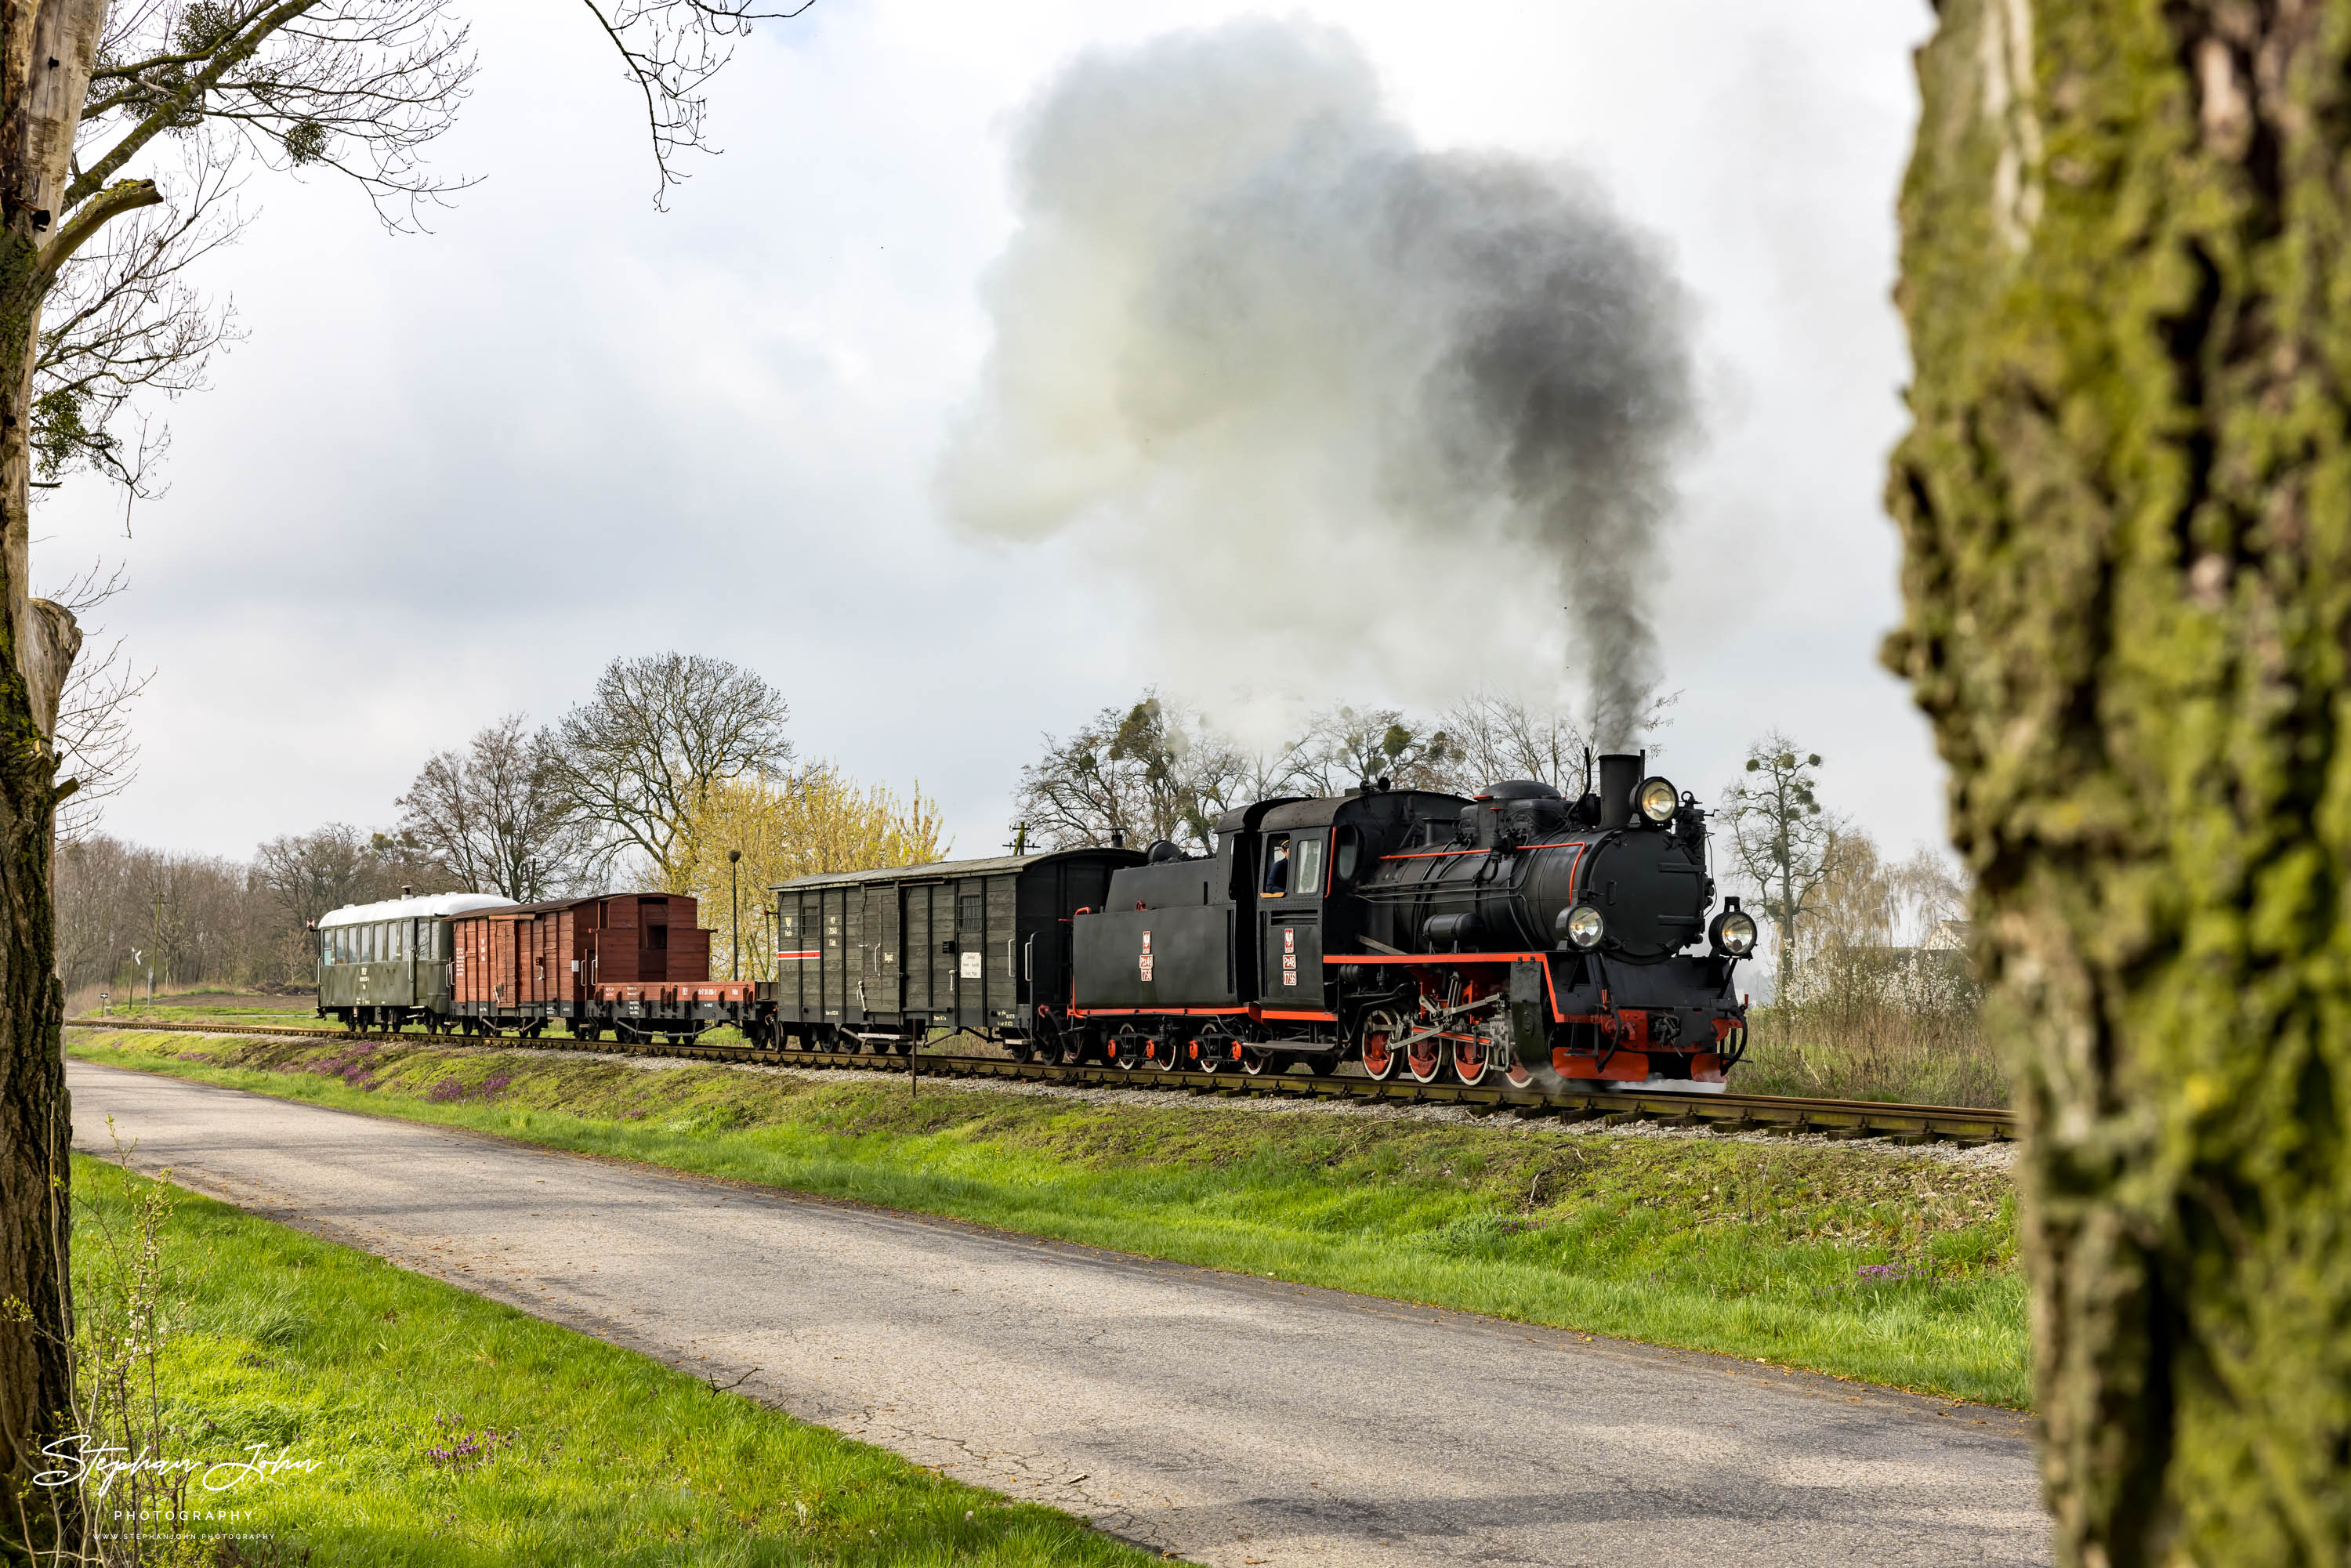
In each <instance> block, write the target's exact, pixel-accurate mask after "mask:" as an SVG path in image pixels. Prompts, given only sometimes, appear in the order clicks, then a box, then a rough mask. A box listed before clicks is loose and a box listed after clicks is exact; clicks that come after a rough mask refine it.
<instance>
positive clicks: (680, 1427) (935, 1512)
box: [74, 1158, 1153, 1568]
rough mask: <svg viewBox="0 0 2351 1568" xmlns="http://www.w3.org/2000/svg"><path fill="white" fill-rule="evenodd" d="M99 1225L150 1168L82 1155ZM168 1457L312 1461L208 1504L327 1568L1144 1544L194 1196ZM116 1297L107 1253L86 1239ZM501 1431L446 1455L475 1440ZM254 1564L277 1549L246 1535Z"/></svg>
mask: <svg viewBox="0 0 2351 1568" xmlns="http://www.w3.org/2000/svg"><path fill="white" fill-rule="evenodd" d="M74 1181H75V1183H76V1184H77V1197H78V1199H79V1200H80V1202H81V1203H82V1205H83V1206H84V1217H83V1218H82V1220H81V1222H80V1223H81V1228H82V1230H83V1232H84V1233H85V1234H86V1235H90V1236H95V1235H97V1234H98V1233H99V1232H100V1231H102V1230H104V1229H105V1228H108V1227H111V1228H113V1229H114V1230H115V1231H116V1232H117V1233H118V1234H120V1233H123V1232H126V1231H128V1230H131V1228H132V1226H131V1217H130V1215H129V1212H128V1211H129V1209H130V1207H131V1193H132V1190H133V1189H134V1188H135V1187H137V1186H142V1185H146V1184H144V1183H143V1182H142V1180H141V1178H140V1177H136V1176H129V1175H126V1174H125V1173H124V1172H122V1171H121V1170H120V1169H119V1168H117V1167H115V1166H111V1165H108V1164H104V1163H101V1162H99V1161H95V1160H89V1159H79V1158H78V1159H77V1160H76V1161H75V1162H74ZM163 1235H164V1243H165V1253H164V1255H165V1258H166V1260H167V1263H168V1265H169V1267H168V1269H167V1276H166V1277H167V1279H168V1280H169V1281H170V1282H171V1283H170V1289H169V1295H170V1299H171V1300H172V1301H173V1302H174V1303H175V1308H176V1315H177V1316H178V1317H179V1318H180V1320H181V1323H182V1327H181V1332H180V1333H178V1334H177V1335H176V1336H175V1337H173V1338H172V1339H170V1340H169V1341H167V1342H166V1346H165V1350H164V1353H163V1357H162V1364H163V1369H164V1373H165V1376H164V1379H163V1386H164V1387H165V1389H166V1390H167V1391H168V1392H167V1398H168V1401H169V1403H168V1406H167V1415H166V1419H167V1422H168V1423H169V1425H170V1426H171V1427H173V1428H175V1429H176V1430H177V1432H178V1433H179V1434H180V1436H179V1437H178V1439H177V1442H176V1443H175V1444H173V1445H169V1446H167V1448H166V1449H165V1453H166V1456H167V1457H170V1458H180V1457H183V1456H184V1457H193V1458H201V1459H207V1460H210V1459H232V1460H233V1459H239V1458H244V1457H245V1451H246V1448H247V1447H248V1446H249V1445H254V1444H259V1445H263V1446H264V1447H265V1448H266V1451H267V1452H268V1453H269V1454H270V1455H271V1456H273V1457H275V1456H277V1455H279V1454H280V1452H281V1450H282V1451H283V1455H284V1457H286V1458H293V1459H298V1460H316V1461H318V1465H317V1468H316V1469H313V1470H310V1471H307V1472H305V1471H301V1470H288V1471H282V1472H280V1473H279V1474H277V1475H275V1476H272V1477H270V1478H268V1479H247V1480H246V1481H244V1482H242V1483H240V1484H238V1485H235V1486H233V1487H231V1488H229V1489H228V1490H225V1491H223V1492H218V1493H215V1494H214V1495H212V1496H210V1497H204V1496H203V1495H202V1494H201V1493H199V1494H196V1495H197V1496H198V1498H199V1500H200V1501H201V1503H202V1505H203V1506H207V1507H212V1508H228V1509H234V1510H236V1511H250V1517H248V1518H243V1519H237V1520H235V1521H232V1522H227V1523H217V1524H203V1525H200V1526H199V1527H198V1528H199V1530H200V1531H203V1532H204V1533H214V1532H216V1531H240V1532H243V1531H251V1532H258V1533H262V1534H266V1535H268V1536H271V1537H274V1538H275V1539H276V1540H277V1542H278V1543H279V1545H280V1547H281V1551H287V1550H290V1552H291V1553H293V1554H295V1555H287V1556H284V1557H283V1559H282V1560H286V1561H292V1560H295V1557H296V1556H298V1553H299V1552H303V1551H306V1550H307V1551H308V1552H312V1553H313V1554H314V1555H313V1557H312V1559H311V1560H312V1561H314V1562H318V1563H400V1564H434V1565H440V1564H473V1563H501V1564H511V1563H521V1564H535V1563H547V1564H566V1565H569V1564H577V1563H644V1564H651V1563H712V1564H717V1563H725V1564H746V1565H747V1564H755V1563H842V1564H874V1565H877V1568H880V1565H898V1564H933V1563H935V1564H946V1563H956V1564H964V1563H1002V1564H1011V1563H1054V1564H1060V1563H1086V1564H1097V1563H1098V1564H1103V1565H1106V1568H1107V1565H1112V1564H1135V1565H1139V1564H1141V1563H1146V1562H1150V1561H1153V1559H1152V1558H1151V1557H1150V1556H1148V1555H1147V1554H1145V1553H1144V1552H1138V1551H1135V1550H1133V1549H1131V1548H1128V1547H1125V1546H1123V1545H1121V1544H1119V1543H1118V1542H1113V1541H1112V1540H1110V1539H1109V1538H1108V1537H1105V1536H1102V1535H1100V1534H1097V1533H1095V1532H1094V1531H1091V1530H1089V1529H1088V1528H1087V1527H1086V1526H1085V1525H1083V1524H1082V1523H1081V1522H1079V1521H1076V1520H1073V1519H1071V1518H1070V1517H1069V1516H1067V1515H1065V1514H1061V1513H1058V1512H1056V1511H1051V1510H1050V1509H1045V1508H1042V1507H1039V1506H1036V1505H1034V1504H1026V1503H1010V1502H1007V1501H1006V1500H1003V1499H1001V1498H998V1497H997V1496H996V1495H994V1494H993V1493H989V1492H985V1491H981V1490H977V1489H975V1488H971V1487H967V1486H964V1485H961V1484H960V1483H957V1482H955V1481H951V1480H948V1479H945V1478H944V1477H942V1476H940V1475H938V1474H936V1473H935V1472H934V1471H930V1470H926V1469H921V1468H920V1467H917V1466H915V1465H913V1464H910V1463H908V1462H906V1461H905V1460H903V1459H900V1458H896V1457H895V1456H893V1455H891V1454H887V1453H884V1452H883V1451H882V1450H881V1449H878V1448H868V1447H866V1446H865V1445H863V1444H861V1443H855V1442H852V1441H851V1440H850V1439H848V1438H846V1437H841V1436H839V1435H838V1434H836V1433H833V1432H831V1431H828V1430H826V1429H825V1428H823V1427H810V1426H807V1425H804V1424H802V1423H800V1422H799V1421H795V1420H793V1419H792V1418H791V1417H789V1416H784V1415H781V1414H779V1413H778V1412H775V1411H771V1410H768V1409H766V1408H764V1407H763V1406H758V1405H755V1404H752V1403H751V1402H750V1401H748V1400H747V1399H744V1398H742V1397H740V1396H735V1395H731V1394H720V1393H716V1392H713V1391H712V1390H711V1389H710V1388H709V1387H708V1386H707V1385H705V1384H703V1383H701V1382H699V1381H697V1380H696V1379H695V1378H693V1377H690V1376H687V1375H684V1374H682V1373H678V1372H674V1371H672V1370H671V1369H669V1368H667V1367H664V1366H663V1365H661V1364H659V1363H657V1362H654V1361H652V1360H650V1359H648V1358H646V1357H644V1356H642V1355H638V1354H634V1353H633V1352H630V1351H625V1350H621V1349H618V1348H616V1347H614V1346H611V1345H608V1344H605V1343H602V1342H601V1341H598V1340H594V1339H590V1338H588V1337H586V1336H584V1335H581V1334H577V1333H572V1332H570V1331H569V1330H568V1329H562V1328H558V1327H556V1326H555V1325H553V1324H550V1323H545V1322H539V1321H538V1320H537V1319H535V1318H532V1317H529V1316H527V1315H525V1314H524V1313H521V1312H515V1311H512V1310H510V1309H508V1308H507V1307H503V1306H499V1305H497V1304H496V1303H493V1302H490V1301H483V1300H482V1299H480V1298H479V1297H476V1296H472V1295H469V1294H467V1293H466V1292H465V1291H459V1290H456V1289H454V1288H452V1287H450V1286H446V1285H443V1284H439V1283H437V1282H435V1281H430V1280H426V1279H423V1278H421V1277H419V1276H417V1275H414V1274H410V1273H406V1272H403V1271H402V1270H398V1269H395V1268H393V1267H392V1266H391V1265H390V1264H387V1263H384V1262H382V1261H381V1260H377V1259H374V1258H371V1257H370V1256H368V1255H367V1254H366V1253H363V1252H358V1251H354V1250H352V1249H349V1248H345V1247H339V1246H336V1245H334V1244H333V1243H331V1242H327V1241H321V1240H319V1239H315V1238H312V1237H309V1236H306V1235H303V1234H301V1233H300V1232H298V1231H295V1230H289V1229H287V1228H284V1227H281V1226H277V1225H272V1224H268V1223H266V1222H265V1221H262V1220H258V1219H254V1218H249V1217H247V1216H246V1215H243V1214H240V1213H239V1212H237V1211H236V1210H235V1209H233V1208H229V1207H225V1206H223V1205H221V1204H217V1203H213V1202H210V1201H208V1200H206V1199H204V1198H199V1197H189V1196H185V1195H182V1196H181V1197H179V1198H178V1199H177V1200H176V1201H175V1202H174V1204H173V1206H172V1214H171V1217H170V1218H169V1219H168V1220H167V1221H166V1223H165V1226H164V1228H163ZM76 1253H77V1270H76V1273H77V1281H76V1288H77V1291H78V1292H80V1293H81V1294H82V1295H83V1297H84V1298H85V1299H86V1300H87V1299H92V1298H94V1297H96V1296H99V1295H100V1294H102V1293H103V1292H104V1291H107V1290H108V1289H110V1286H111V1284H112V1282H111V1281H109V1280H108V1278H107V1277H106V1275H105V1272H104V1270H105V1269H106V1266H107V1265H106V1249H104V1248H103V1247H102V1246H100V1245H98V1244H96V1243H95V1241H90V1242H85V1243H84V1244H83V1245H81V1246H78V1247H77V1249H76ZM490 1431H495V1432H496V1433H498V1434H501V1435H502V1437H505V1438H506V1440H505V1441H504V1442H503V1443H502V1444H501V1446H499V1447H497V1448H496V1449H495V1451H494V1452H492V1453H491V1454H490V1455H489V1457H487V1458H482V1459H478V1460H474V1461H470V1462H469V1461H466V1460H465V1459H462V1458H460V1459H456V1460H454V1461H453V1460H451V1459H449V1458H441V1459H436V1458H434V1455H433V1452H432V1451H433V1450H434V1449H440V1450H442V1451H443V1453H444V1455H446V1454H448V1453H450V1452H451V1451H453V1450H455V1448H456V1447H457V1444H458V1436H457V1435H458V1434H460V1433H476V1434H478V1433H483V1432H490ZM246 1558H247V1559H248V1560H251V1561H256V1562H258V1561H269V1560H272V1559H271V1558H270V1557H269V1556H268V1554H267V1553H266V1552H264V1551H260V1550H256V1549H252V1548H248V1549H247V1550H246Z"/></svg>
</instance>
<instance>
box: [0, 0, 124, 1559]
mask: <svg viewBox="0 0 2351 1568" xmlns="http://www.w3.org/2000/svg"><path fill="white" fill-rule="evenodd" d="M105 14H106V5H105V0H0V1461H5V1464H6V1467H7V1472H8V1473H7V1478H6V1488H5V1499H0V1554H5V1553H7V1552H11V1551H21V1550H23V1549H24V1548H25V1547H26V1546H27V1545H33V1546H38V1545H41V1544H43V1543H45V1542H46V1543H47V1544H52V1545H56V1544H65V1545H71V1544H73V1543H74V1537H75V1535H76V1534H77V1532H78V1522H79V1521H78V1520H77V1519H76V1517H75V1516H74V1515H73V1514H72V1512H71V1511H70V1510H71V1500H69V1499H64V1498H59V1497H57V1496H56V1495H54V1494H47V1495H45V1494H41V1493H39V1492H37V1491H32V1490H27V1489H26V1486H25V1482H26V1478H27V1477H28V1475H29V1474H30V1473H31V1471H32V1470H33V1469H36V1468H37V1465H36V1463H35V1455H36V1454H37V1450H38V1448H39V1446H40V1444H41V1443H42V1442H43V1441H45V1440H46V1439H47V1438H48V1437H52V1436H54V1435H57V1428H58V1424H59V1422H60V1421H61V1420H62V1418H63V1417H64V1416H65V1414H66V1411H67V1409H68V1396H69V1395H70V1394H71V1378H72V1363H71V1361H70V1359H69V1348H68V1347H69V1339H70V1335H71V1333H72V1312H73V1308H72V1291H71V1285H70V1279H69V1275H68V1252H67V1242H68V1228H69V1217H68V1210H67V1197H68V1189H67V1177H68V1168H69V1167H68V1162H67V1154H68V1146H69V1145H68V1140H69V1138H70V1136H71V1131H72V1128H71V1121H70V1115H69V1108H68V1104H67V1100H66V1087H65V1065H64V1061H63V1057H62V1053H61V1050H60V1040H59V1022H60V1019H61V1018H62V1016H63V1012H64V1007H63V998H62V997H61V996H60V995H59V991H58V986H57V966H56V954H55V930H54V925H53V922H52V915H51V906H50V902H49V897H50V883H49V859H50V852H51V849H52V846H53V842H54V826H55V822H56V815H57V800H58V781H57V777H56V775H57V757H56V754H55V752H54V750H53V748H52V747H51V744H50V737H51V736H52V735H53V733H54V731H55V728H56V724H57V694H58V690H59V688H60V686H61V685H62V683H63V681H64V678H65V674H66V670H67V667H68V664H70V663H71V662H72V658H73V654H74V651H75V649H76V648H77V647H78V645H79V643H80V634H79V633H78V632H77V631H76V630H75V629H74V626H73V621H72V617H70V616H69V615H67V614H66V613H65V612H63V611H61V610H58V609H57V607H56V606H54V605H50V604H47V603H44V602H42V601H38V600H35V599H32V598H30V597H29V584H28V574H27V559H26V558H27V554H28V550H29V539H28V534H27V528H26V524H27V513H26V502H27V499H28V497H29V494H30V491H29V488H28V486H29V481H30V479H31V452H30V449H29V444H28V441H27V436H28V434H29V433H30V430H31V426H32V407H31V402H32V395H33V392H32V388H33V356H34V349H35V345H36V342H37V338H38V334H39V330H40V315H41V304H42V301H43V299H44V298H46V297H47V293H48V287H49V283H50V281H51V280H52V279H53V278H54V277H55V275H56V271H57V266H58V265H59V263H60V262H62V261H63V259H64V258H65V257H66V256H69V255H71V254H72V253H73V250H74V248H75V247H76V246H78V245H80V244H81V243H82V242H83V241H84V240H86V239H88V238H89V235H92V234H95V233H96V232H97V229H98V227H99V225H102V224H104V223H105V222H106V221H107V219H108V218H110V217H112V216H113V215H115V214H118V213H120V212H123V211H127V210H129V209H130V208H131V207H134V206H141V205H146V204H151V203H152V202H153V201H155V200H156V199H157V197H156V194H155V188H154V186H153V185H152V184H151V183H147V182H145V181H137V182H125V183H122V184H121V185H119V186H114V187H110V188H108V189H107V190H106V191H104V192H101V193H97V194H96V195H95V196H93V197H90V198H88V199H85V200H83V201H81V202H80V203H79V204H78V210H75V211H74V212H73V213H72V215H71V216H68V202H67V200H66V195H67V182H68V175H69V173H70V167H69V162H70V155H71V152H72V148H73V138H74V131H75V127H76V125H77V123H78V120H79V118H80V113H81V106H82V99H83V95H84V93H85V91H86V90H87V89H88V85H89V71H90V65H91V60H92V58H93V57H94V55H95V52H96V49H97V45H98V37H99V26H100V25H101V23H102V22H103V21H104V19H105ZM58 1510H62V1512H60V1511H58ZM60 1527H62V1529H63V1531H64V1534H65V1538H66V1539H65V1540H64V1541H63V1542H58V1541H57V1540H56V1539H55V1538H54V1537H55V1532H56V1531H57V1530H58V1529H59V1528H60ZM28 1536H29V1538H30V1539H29V1541H28V1539H27V1537H28Z"/></svg>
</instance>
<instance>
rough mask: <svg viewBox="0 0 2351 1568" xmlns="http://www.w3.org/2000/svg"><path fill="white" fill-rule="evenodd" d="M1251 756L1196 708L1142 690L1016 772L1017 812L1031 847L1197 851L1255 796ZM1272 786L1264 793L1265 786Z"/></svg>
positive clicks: (1054, 741) (1048, 742)
mask: <svg viewBox="0 0 2351 1568" xmlns="http://www.w3.org/2000/svg"><path fill="white" fill-rule="evenodd" d="M1256 761H1257V759H1256V758H1252V757H1250V756H1249V754H1248V753H1246V752H1244V751H1242V750H1241V749H1240V748H1239V747H1235V746H1234V745H1233V744H1232V743H1231V742H1229V741H1228V740H1226V739H1225V738H1224V737H1222V736H1221V735H1219V734H1217V731H1216V730H1215V729H1213V728H1212V727H1209V726H1208V725H1207V723H1206V722H1205V721H1204V720H1203V719H1202V718H1201V717H1200V715H1199V713H1198V712H1197V710H1196V709H1193V708H1191V707H1188V706H1185V705H1183V704H1180V703H1175V702H1171V701H1169V700H1166V699H1165V698H1163V697H1161V696H1160V695H1159V694H1158V693H1157V692H1155V691H1145V692H1144V694H1143V696H1142V698H1141V700H1139V701H1137V702H1136V703H1134V705H1133V706H1130V707H1125V708H1116V707H1106V708H1104V709H1102V711H1101V712H1100V713H1098V714H1096V715H1094V716H1093V717H1092V719H1091V720H1090V721H1088V722H1087V723H1085V724H1083V725H1081V726H1080V727H1078V728H1077V729H1076V730H1075V731H1074V732H1073V733H1071V735H1070V736H1069V737H1067V738H1066V739H1063V738H1061V737H1054V736H1050V735H1049V736H1047V737H1045V754H1044V756H1042V757H1041V758H1039V759H1038V760H1037V761H1035V762H1033V763H1031V764H1029V766H1028V767H1026V768H1022V769H1021V770H1020V792H1019V800H1018V803H1017V805H1016V808H1015V809H1016V810H1017V812H1018V814H1019V826H1020V827H1021V828H1023V829H1025V831H1026V834H1027V838H1028V841H1029V843H1030V844H1031V845H1033V846H1034V847H1037V848H1040V849H1071V848H1075V847H1077V846H1079V845H1081V844H1107V843H1109V842H1111V841H1112V840H1113V837H1115V838H1117V839H1119V840H1121V841H1124V842H1126V843H1128V844H1130V845H1132V846H1133V847H1134V848H1136V849H1141V848H1142V847H1143V846H1144V845H1145V844H1148V843H1150V842H1152V841H1155V840H1158V839H1165V840H1168V841H1171V842H1174V843H1177V844H1182V845H1184V846H1186V848H1190V849H1194V850H1206V849H1207V848H1208V847H1209V846H1210V845H1211V844H1212V843H1213V842H1214V841H1215V834H1216V822H1217V817H1218V816H1219V815H1220V814H1221V813H1223V812H1224V811H1226V810H1229V809H1230V808H1231V807H1233V806H1235V805H1237V804H1240V803H1242V802H1244V801H1246V800H1254V799H1257V798H1258V797H1257V796H1256V795H1255V794H1254V793H1249V792H1248V791H1249V790H1250V789H1251V787H1252V786H1254V785H1255V784H1256V783H1257V782H1258V777H1257V773H1258V769H1257V768H1256ZM1269 792H1270V791H1269Z"/></svg>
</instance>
